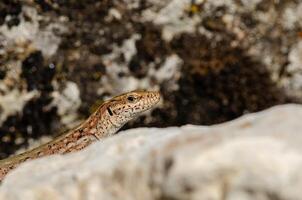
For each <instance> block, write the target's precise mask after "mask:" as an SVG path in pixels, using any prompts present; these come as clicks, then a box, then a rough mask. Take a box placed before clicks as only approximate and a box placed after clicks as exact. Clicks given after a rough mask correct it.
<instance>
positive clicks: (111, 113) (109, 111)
mask: <svg viewBox="0 0 302 200" xmlns="http://www.w3.org/2000/svg"><path fill="white" fill-rule="evenodd" d="M107 111H108V113H109V115H110V116H113V112H112V110H111V109H110V107H107Z"/></svg>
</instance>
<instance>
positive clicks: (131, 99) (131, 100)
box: [127, 96, 136, 103]
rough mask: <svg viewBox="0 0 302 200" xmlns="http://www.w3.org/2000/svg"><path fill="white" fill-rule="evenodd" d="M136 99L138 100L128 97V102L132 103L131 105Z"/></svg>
mask: <svg viewBox="0 0 302 200" xmlns="http://www.w3.org/2000/svg"><path fill="white" fill-rule="evenodd" d="M135 99H136V98H135V97H134V96H128V97H127V100H128V101H129V102H131V103H132V102H134V101H135Z"/></svg>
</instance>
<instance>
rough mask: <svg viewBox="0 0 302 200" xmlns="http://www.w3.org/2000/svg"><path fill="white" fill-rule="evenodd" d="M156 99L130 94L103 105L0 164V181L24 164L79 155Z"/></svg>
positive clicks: (147, 94)
mask: <svg viewBox="0 0 302 200" xmlns="http://www.w3.org/2000/svg"><path fill="white" fill-rule="evenodd" d="M159 99H160V94H159V93H158V92H148V91H133V92H129V93H126V94H122V95H120V96H117V97H114V98H112V99H110V100H108V101H105V102H104V103H103V104H102V105H101V106H100V107H99V108H98V109H97V110H96V111H95V112H94V113H93V114H92V115H91V116H90V117H89V118H88V119H87V120H86V121H84V122H83V123H82V124H81V125H79V126H78V127H76V128H74V129H72V130H70V131H68V132H66V133H63V134H62V135H60V136H58V137H57V138H55V139H53V140H52V141H50V142H48V143H46V144H44V145H41V146H39V147H37V148H34V149H33V150H29V151H26V152H24V153H22V154H20V155H16V156H13V157H10V158H7V159H4V160H0V180H3V178H4V177H5V176H6V174H7V173H8V172H9V171H11V170H12V169H14V168H16V167H17V166H18V165H19V164H21V163H23V162H25V161H27V160H32V159H36V158H39V157H43V156H48V155H52V154H65V153H70V152H75V151H79V150H81V149H83V148H85V147H87V146H88V145H89V144H91V143H93V142H94V141H96V140H98V139H100V138H103V137H108V136H111V135H113V134H114V133H116V132H117V131H118V130H119V129H120V128H121V127H122V126H123V125H124V124H125V123H127V122H128V121H129V120H131V119H133V118H135V117H136V116H137V115H138V114H140V113H141V112H143V111H146V110H148V109H150V108H152V107H153V106H154V105H155V104H156V103H157V102H158V101H159Z"/></svg>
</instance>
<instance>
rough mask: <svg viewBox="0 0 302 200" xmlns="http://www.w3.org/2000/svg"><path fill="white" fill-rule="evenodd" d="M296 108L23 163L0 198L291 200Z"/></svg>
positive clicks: (297, 192) (299, 113)
mask: <svg viewBox="0 0 302 200" xmlns="http://www.w3.org/2000/svg"><path fill="white" fill-rule="evenodd" d="M301 119H302V106H300V105H283V106H278V107H274V108H272V109H269V110H266V111H263V112H260V113H256V114H250V115H247V116H244V117H242V118H240V119H237V120H234V121H231V122H227V123H224V124H220V125H215V126H209V127H207V126H191V125H187V126H184V127H170V128H165V129H158V128H139V129H134V130H128V131H124V132H121V133H120V134H119V135H116V136H114V137H111V138H107V139H105V140H102V141H100V142H98V143H96V144H95V145H92V146H90V147H88V148H87V149H85V150H83V151H81V152H78V153H74V154H69V155H66V156H52V157H47V158H43V159H39V160H35V161H32V162H27V163H25V164H24V165H22V166H20V167H19V168H18V169H16V170H14V171H13V172H12V173H11V174H9V175H8V176H7V178H6V179H5V180H4V182H3V184H2V186H1V187H0V199H1V200H2V199H5V200H17V199H27V200H33V199H51V200H53V199H106V200H111V199H124V200H127V199H129V200H130V199H144V200H148V199H173V200H174V199H196V200H197V199H198V200H199V199H211V200H216V199H217V200H219V199H226V200H242V199H244V200H252V199H253V200H269V199H278V200H296V199H297V200H298V199H301V188H302V174H301V169H302V145H301V144H302V134H301V130H302V123H301Z"/></svg>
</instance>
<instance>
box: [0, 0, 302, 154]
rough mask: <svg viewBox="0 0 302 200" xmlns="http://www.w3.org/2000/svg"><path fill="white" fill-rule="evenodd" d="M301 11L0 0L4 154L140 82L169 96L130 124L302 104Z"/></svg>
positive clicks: (222, 117)
mask: <svg viewBox="0 0 302 200" xmlns="http://www.w3.org/2000/svg"><path fill="white" fill-rule="evenodd" d="M301 9H302V2H301V1H298V0H283V1H273V0H249V1H247V0H195V1H192V0H117V1H110V0H102V1H99V0H85V1H84V0H77V1H75V0H64V1H61V0H51V1H42V0H36V1H33V0H24V1H18V0H3V1H1V2H0V158H3V157H6V156H8V155H9V154H11V153H13V152H14V151H15V150H16V149H17V148H19V147H21V146H24V145H26V144H27V143H28V139H29V138H33V139H37V138H39V137H41V136H42V135H51V136H53V135H55V134H57V133H58V130H59V129H60V127H66V128H70V127H72V126H73V124H75V123H76V122H78V121H79V120H81V119H83V118H85V117H87V116H88V115H89V114H90V113H91V112H92V111H93V110H94V109H95V107H97V105H99V104H100V103H101V102H102V101H103V100H104V99H106V98H108V97H110V96H113V95H116V94H119V93H122V92H125V91H129V90H133V89H139V88H140V89H158V90H160V91H161V92H162V94H163V99H164V101H163V103H162V105H161V107H160V108H158V109H156V110H154V112H152V114H150V113H149V114H147V115H145V116H143V117H141V118H139V119H138V120H136V121H135V122H132V123H130V124H128V126H127V127H126V128H129V127H137V126H143V125H144V126H157V127H165V126H171V125H182V124H187V123H191V124H214V123H221V122H224V121H227V120H231V119H234V118H236V117H238V116H240V115H242V114H244V113H248V112H255V111H259V110H262V109H265V108H268V107H270V106H273V105H276V104H281V103H286V102H301V100H302V92H301V91H302V90H301V88H302V81H301V80H302V79H301V77H302V76H301V74H302V72H301V66H302V65H301V63H302V62H301V52H302V50H301V49H302V25H301V23H302V14H301V12H300V10H301ZM10 102H14V103H13V104H12V103H10Z"/></svg>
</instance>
